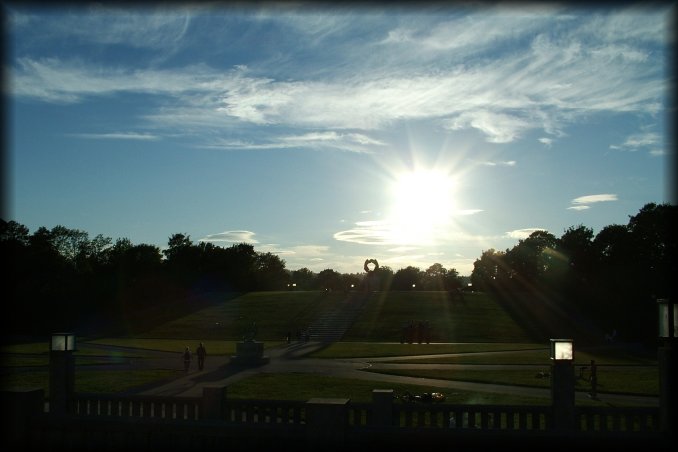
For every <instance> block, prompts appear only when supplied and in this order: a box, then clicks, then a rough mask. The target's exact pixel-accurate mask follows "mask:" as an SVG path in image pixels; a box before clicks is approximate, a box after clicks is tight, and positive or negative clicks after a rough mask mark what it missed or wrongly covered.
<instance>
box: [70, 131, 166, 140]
mask: <svg viewBox="0 0 678 452" xmlns="http://www.w3.org/2000/svg"><path fill="white" fill-rule="evenodd" d="M69 136H72V137H75V138H86V139H92V140H141V141H154V140H158V139H160V137H159V136H157V135H151V134H148V133H136V132H120V133H72V134H69Z"/></svg>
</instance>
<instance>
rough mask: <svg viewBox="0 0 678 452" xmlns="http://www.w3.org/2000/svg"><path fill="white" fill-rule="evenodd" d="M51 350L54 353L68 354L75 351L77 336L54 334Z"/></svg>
mask: <svg viewBox="0 0 678 452" xmlns="http://www.w3.org/2000/svg"><path fill="white" fill-rule="evenodd" d="M50 350H51V351H53V352H66V351H70V352H72V351H74V350H75V335H74V334H73V333H54V334H52V342H51V347H50Z"/></svg>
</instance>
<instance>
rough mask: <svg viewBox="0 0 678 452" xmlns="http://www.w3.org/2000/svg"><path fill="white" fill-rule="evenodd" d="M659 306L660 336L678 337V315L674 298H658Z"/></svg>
mask: <svg viewBox="0 0 678 452" xmlns="http://www.w3.org/2000/svg"><path fill="white" fill-rule="evenodd" d="M657 308H658V313H659V337H661V338H675V337H678V331H676V327H677V326H678V318H676V317H678V316H677V314H678V312H676V308H675V305H674V303H673V300H671V299H670V298H659V299H657Z"/></svg>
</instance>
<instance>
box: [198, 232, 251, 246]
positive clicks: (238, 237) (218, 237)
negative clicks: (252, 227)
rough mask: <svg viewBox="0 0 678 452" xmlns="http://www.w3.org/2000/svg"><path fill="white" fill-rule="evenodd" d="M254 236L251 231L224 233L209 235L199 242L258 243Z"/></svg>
mask: <svg viewBox="0 0 678 452" xmlns="http://www.w3.org/2000/svg"><path fill="white" fill-rule="evenodd" d="M255 235H256V234H255V233H254V232H252V231H225V232H220V233H217V234H209V235H207V236H205V237H203V238H201V239H199V241H200V242H229V243H259V241H258V240H256V239H255V238H254V236H255Z"/></svg>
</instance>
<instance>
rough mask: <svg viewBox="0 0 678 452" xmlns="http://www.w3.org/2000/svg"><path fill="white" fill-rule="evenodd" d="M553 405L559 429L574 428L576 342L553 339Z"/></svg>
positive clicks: (554, 417)
mask: <svg viewBox="0 0 678 452" xmlns="http://www.w3.org/2000/svg"><path fill="white" fill-rule="evenodd" d="M551 405H552V407H553V421H554V423H555V428H556V429H558V430H571V429H573V428H574V343H573V341H572V339H551Z"/></svg>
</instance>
